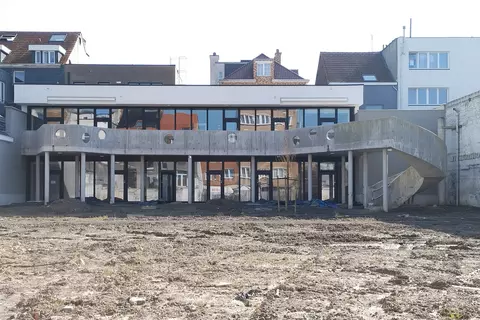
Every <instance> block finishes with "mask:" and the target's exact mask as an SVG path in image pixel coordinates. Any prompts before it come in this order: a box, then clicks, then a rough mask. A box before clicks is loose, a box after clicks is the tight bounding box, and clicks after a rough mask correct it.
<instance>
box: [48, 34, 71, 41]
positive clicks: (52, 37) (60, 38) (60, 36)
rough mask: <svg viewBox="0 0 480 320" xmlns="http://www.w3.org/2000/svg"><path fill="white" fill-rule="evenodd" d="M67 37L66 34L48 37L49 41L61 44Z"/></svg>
mask: <svg viewBox="0 0 480 320" xmlns="http://www.w3.org/2000/svg"><path fill="white" fill-rule="evenodd" d="M66 37H67V35H66V34H52V36H51V37H50V41H52V42H62V41H65V38H66Z"/></svg>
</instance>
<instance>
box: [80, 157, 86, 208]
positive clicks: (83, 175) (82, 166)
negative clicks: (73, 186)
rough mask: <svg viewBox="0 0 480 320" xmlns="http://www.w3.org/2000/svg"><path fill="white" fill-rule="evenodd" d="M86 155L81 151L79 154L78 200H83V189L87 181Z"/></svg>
mask: <svg viewBox="0 0 480 320" xmlns="http://www.w3.org/2000/svg"><path fill="white" fill-rule="evenodd" d="M86 163H87V155H86V154H85V152H82V153H81V155H80V201H81V202H85V189H86V187H87V186H86V182H87V168H86Z"/></svg>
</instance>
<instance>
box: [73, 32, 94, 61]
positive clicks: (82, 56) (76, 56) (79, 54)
mask: <svg viewBox="0 0 480 320" xmlns="http://www.w3.org/2000/svg"><path fill="white" fill-rule="evenodd" d="M80 42H81V44H80ZM87 52H88V51H87ZM69 60H70V61H71V62H72V63H73V64H86V63H89V60H90V59H89V57H88V56H87V53H86V52H85V41H80V38H79V39H78V40H77V43H76V44H75V47H73V50H72V53H71V54H70V57H69Z"/></svg>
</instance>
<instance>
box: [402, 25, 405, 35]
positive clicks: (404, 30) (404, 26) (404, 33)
mask: <svg viewBox="0 0 480 320" xmlns="http://www.w3.org/2000/svg"><path fill="white" fill-rule="evenodd" d="M402 28H403V37H404V38H405V29H406V27H405V26H403V27H402Z"/></svg>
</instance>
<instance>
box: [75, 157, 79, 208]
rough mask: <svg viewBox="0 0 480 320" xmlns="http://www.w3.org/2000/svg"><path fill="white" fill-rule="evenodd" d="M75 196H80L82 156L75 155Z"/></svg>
mask: <svg viewBox="0 0 480 320" xmlns="http://www.w3.org/2000/svg"><path fill="white" fill-rule="evenodd" d="M75 198H77V199H78V198H80V156H75Z"/></svg>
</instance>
